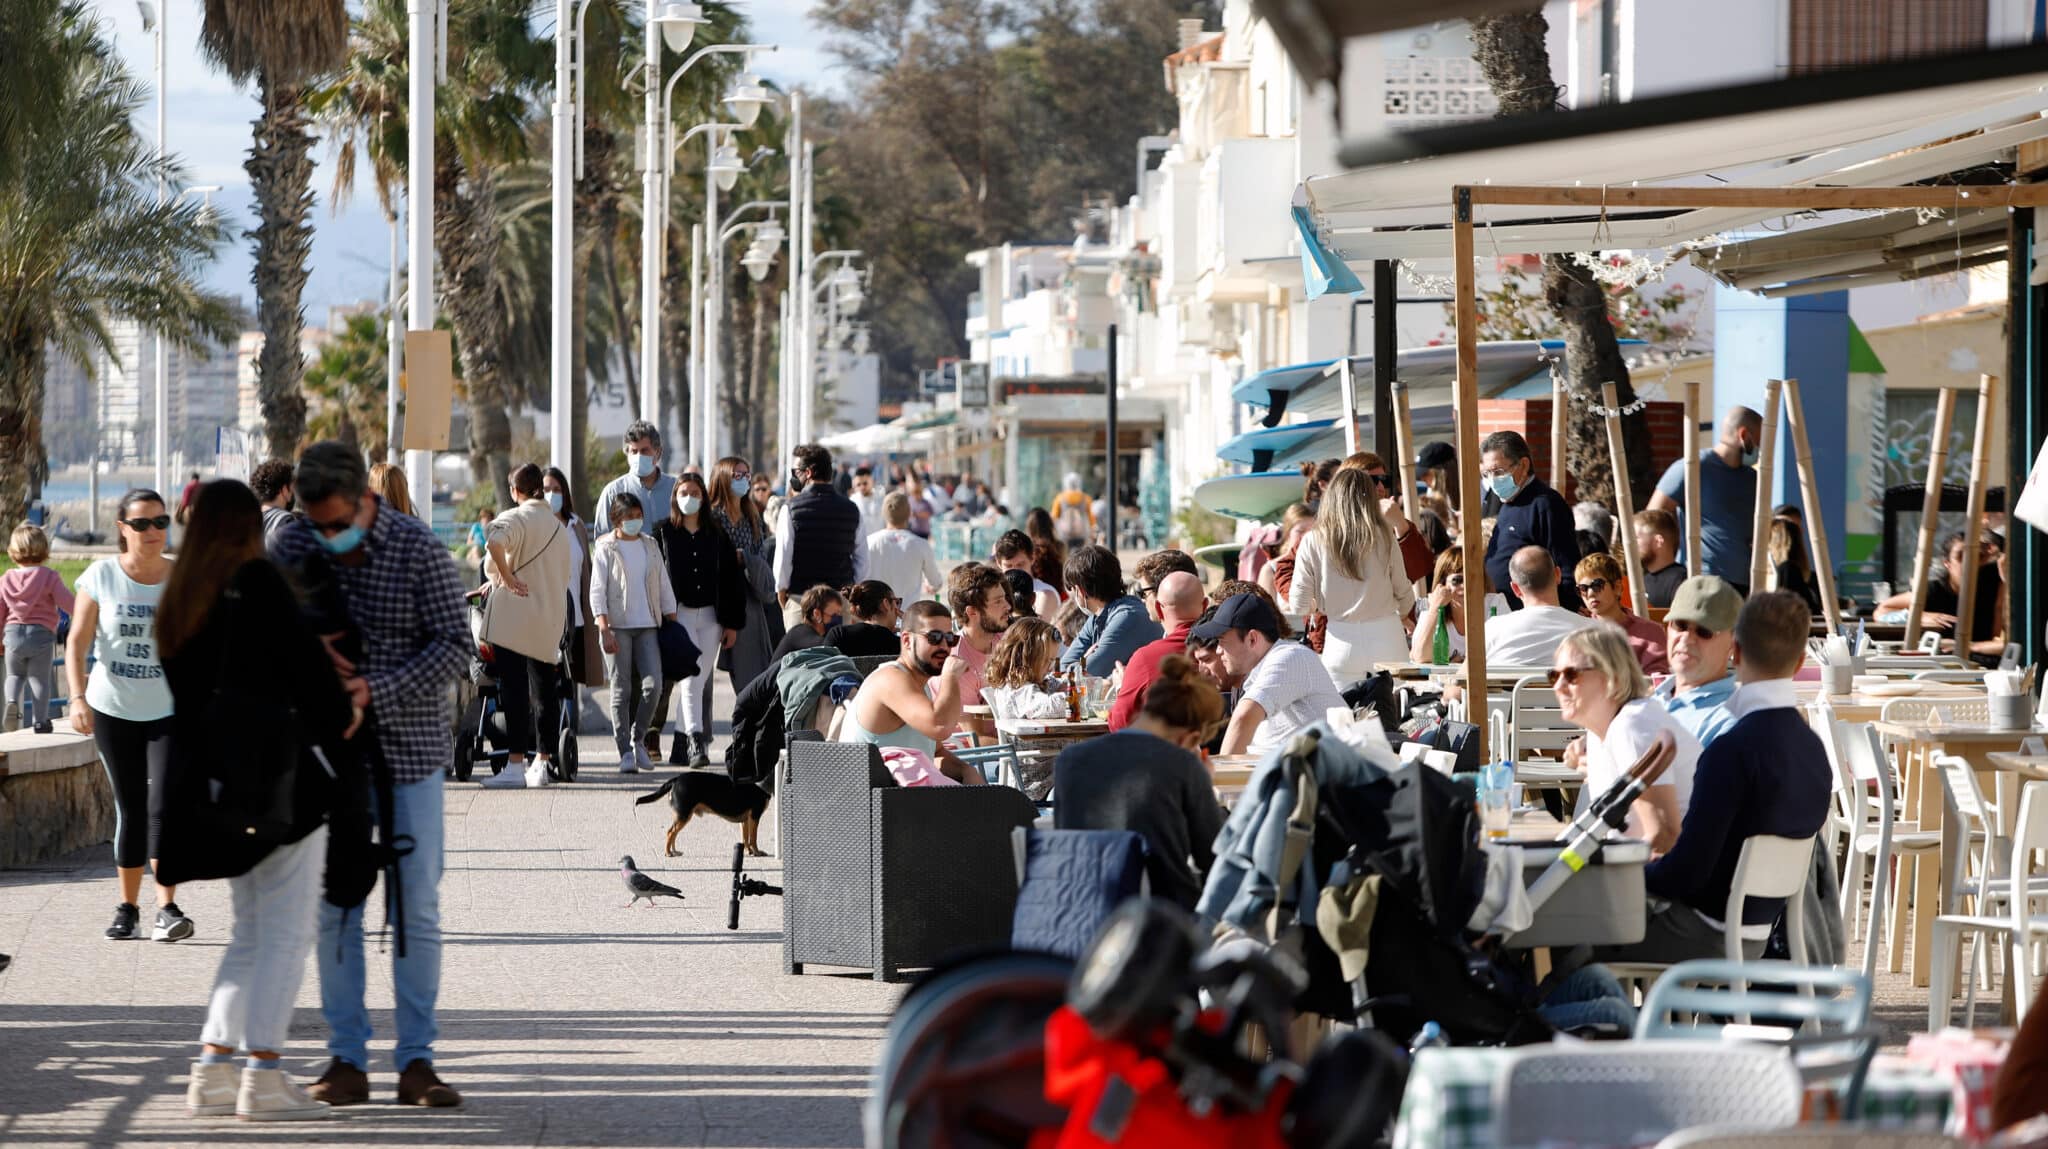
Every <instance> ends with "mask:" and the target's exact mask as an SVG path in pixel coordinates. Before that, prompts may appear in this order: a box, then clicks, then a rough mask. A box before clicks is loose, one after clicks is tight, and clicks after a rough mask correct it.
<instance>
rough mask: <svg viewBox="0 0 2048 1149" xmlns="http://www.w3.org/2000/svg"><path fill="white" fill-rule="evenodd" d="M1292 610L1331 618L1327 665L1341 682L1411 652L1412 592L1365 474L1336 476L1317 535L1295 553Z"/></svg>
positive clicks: (1290, 596) (1290, 595) (1348, 471)
mask: <svg viewBox="0 0 2048 1149" xmlns="http://www.w3.org/2000/svg"><path fill="white" fill-rule="evenodd" d="M1287 610H1288V612H1289V613H1291V614H1297V615H1306V614H1324V615H1328V616H1329V620H1330V621H1329V627H1328V630H1327V631H1326V633H1325V635H1324V638H1323V666H1324V667H1326V668H1327V669H1328V670H1329V672H1330V677H1331V678H1333V679H1335V680H1336V681H1338V682H1340V683H1341V682H1354V681H1356V680H1358V679H1361V678H1364V677H1365V676H1366V675H1368V674H1371V673H1373V670H1374V664H1375V663H1380V662H1399V661H1401V660H1402V659H1403V658H1404V657H1405V656H1406V655H1407V653H1408V632H1407V630H1406V629H1404V624H1405V623H1406V622H1407V621H1408V618H1409V616H1410V615H1412V614H1413V613H1414V612H1415V587H1414V584H1413V583H1411V582H1409V580H1408V576H1407V575H1406V573H1404V572H1403V570H1402V566H1401V551H1400V548H1399V547H1398V546H1397V545H1396V544H1395V541H1394V531H1393V528H1392V527H1390V526H1389V525H1388V524H1387V520H1386V517H1385V516H1384V515H1383V514H1382V513H1381V511H1380V499H1379V491H1378V490H1377V488H1376V487H1375V486H1374V483H1373V480H1372V476H1370V475H1368V474H1366V473H1365V472H1364V471H1360V470H1355V469H1348V468H1347V469H1345V470H1340V471H1338V472H1337V473H1336V474H1335V475H1333V476H1331V478H1330V485H1329V487H1328V488H1326V489H1325V491H1324V492H1323V502H1322V506H1321V507H1320V508H1319V509H1318V510H1317V512H1316V526H1315V530H1313V531H1311V532H1309V534H1308V535H1307V537H1305V538H1303V539H1302V541H1301V545H1300V546H1299V547H1298V548H1296V550H1295V553H1294V582H1293V584H1292V586H1290V587H1289V589H1288V593H1287Z"/></svg>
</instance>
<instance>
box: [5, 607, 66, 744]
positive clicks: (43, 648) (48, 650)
mask: <svg viewBox="0 0 2048 1149" xmlns="http://www.w3.org/2000/svg"><path fill="white" fill-rule="evenodd" d="M6 640H7V705H9V706H19V707H20V708H21V710H20V711H19V713H20V715H21V724H22V725H23V726H33V725H35V724H36V723H38V722H46V721H51V720H52V715H51V714H50V664H51V658H52V656H53V654H54V652H55V651H56V648H57V635H56V634H55V632H53V631H51V630H50V628H49V627H47V626H43V625H41V624H39V623H25V622H10V623H8V624H7V630H6Z"/></svg>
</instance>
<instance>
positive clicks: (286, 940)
mask: <svg viewBox="0 0 2048 1149" xmlns="http://www.w3.org/2000/svg"><path fill="white" fill-rule="evenodd" d="M326 871H327V827H325V826H322V827H320V828H319V829H317V830H315V831H313V832H312V833H310V834H308V835H306V836H305V837H303V838H301V839H299V840H298V841H296V842H293V843H291V844H289V845H285V846H279V847H278V848H277V849H275V850H272V851H271V852H270V853H269V855H267V856H266V857H265V858H264V859H263V860H262V861H260V862H258V863H256V868H255V869H253V870H250V871H249V872H248V873H246V874H243V875H242V876H241V877H238V878H229V879H228V893H229V895H230V898H231V902H232V905H233V906H234V913H235V921H234V927H233V928H234V933H233V936H231V937H230V938H229V939H228V948H227V952H226V953H224V954H222V955H221V959H220V972H219V973H217V974H215V975H214V979H213V999H212V1001H211V1002H209V1003H208V1004H207V1007H206V1028H205V1029H203V1030H201V1031H200V1034H199V1040H201V1041H203V1042H205V1043H207V1044H208V1045H219V1046H225V1047H227V1048H229V1049H238V1050H242V1051H244V1052H254V1051H256V1050H263V1051H265V1052H278V1051H281V1050H283V1049H284V1046H285V1041H286V1040H287V1034H288V1032H289V1030H290V1029H291V1024H292V1003H293V1002H294V1001H296V1000H298V996H299V983H300V982H302V981H304V980H305V977H306V957H307V955H309V954H311V953H312V952H313V942H314V939H316V938H317V937H319V934H320V878H321V875H322V874H324V873H326Z"/></svg>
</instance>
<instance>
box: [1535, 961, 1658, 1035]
mask: <svg viewBox="0 0 2048 1149" xmlns="http://www.w3.org/2000/svg"><path fill="white" fill-rule="evenodd" d="M1536 1012H1538V1013H1540V1014H1542V1015H1543V1020H1545V1021H1547V1022H1549V1023H1550V1024H1552V1025H1554V1026H1556V1027H1557V1028H1559V1029H1574V1028H1577V1027H1578V1026H1581V1025H1601V1024H1606V1025H1615V1026H1620V1027H1621V1030H1622V1032H1623V1033H1633V1032H1635V1028H1636V1007H1635V1006H1633V1005H1630V1004H1629V1000H1628V993H1627V991H1625V990H1623V989H1622V988H1621V983H1620V982H1618V981H1616V980H1614V975H1613V974H1611V973H1609V972H1607V967H1606V966H1604V965H1599V964H1591V965H1582V966H1580V967H1579V968H1578V969H1575V970H1573V971H1572V972H1571V973H1570V974H1569V975H1567V976H1566V977H1565V978H1564V980H1562V981H1560V982H1558V983H1557V985H1556V986H1555V987H1553V988H1552V989H1551V991H1550V996H1549V997H1546V998H1544V999H1543V1004H1542V1005H1541V1006H1538V1007H1537V1010H1536Z"/></svg>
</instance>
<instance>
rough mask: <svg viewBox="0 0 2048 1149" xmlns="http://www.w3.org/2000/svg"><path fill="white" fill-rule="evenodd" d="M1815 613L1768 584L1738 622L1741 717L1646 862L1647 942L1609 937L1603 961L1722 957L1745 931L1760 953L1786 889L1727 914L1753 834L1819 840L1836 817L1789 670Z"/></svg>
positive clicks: (1704, 756) (1815, 740)
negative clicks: (1729, 937) (1664, 848)
mask: <svg viewBox="0 0 2048 1149" xmlns="http://www.w3.org/2000/svg"><path fill="white" fill-rule="evenodd" d="M1812 619H1813V616H1812V614H1811V613H1810V612H1809V610H1808V608H1807V605H1806V600H1805V599H1802V598H1800V597H1799V596H1798V595H1794V594H1785V593H1782V592H1778V591H1768V592H1765V593H1763V594H1759V595H1756V596H1754V597H1752V598H1751V599H1750V600H1749V601H1748V602H1747V603H1744V604H1743V607H1742V613H1741V614H1740V615H1739V616H1737V618H1736V620H1735V677H1736V679H1737V681H1738V682H1740V683H1741V689H1739V690H1737V691H1736V693H1735V698H1734V701H1733V703H1732V705H1731V709H1732V710H1733V712H1734V714H1735V723H1734V725H1732V726H1730V727H1729V728H1728V730H1727V731H1726V732H1724V733H1723V734H1722V735H1721V736H1720V737H1719V738H1717V739H1715V741H1714V744H1713V745H1711V746H1709V747H1707V748H1706V750H1705V751H1703V752H1702V753H1701V754H1700V759H1699V765H1698V767H1697V768H1696V769H1695V770H1694V772H1693V782H1692V803H1691V805H1690V806H1688V807H1687V808H1686V812H1685V821H1684V822H1683V823H1682V824H1681V825H1680V827H1679V831H1678V841H1677V843H1676V844H1674V845H1673V846H1672V847H1671V851H1670V852H1669V853H1667V854H1665V855H1664V856H1663V857H1661V858H1656V859H1653V860H1652V861H1651V862H1650V864H1649V865H1648V866H1646V867H1645V868H1644V870H1643V886H1644V888H1645V889H1646V890H1647V891H1648V892H1649V893H1650V895H1651V901H1650V914H1649V920H1648V923H1647V929H1646V930H1645V932H1644V935H1643V940H1642V941H1640V942H1637V943H1636V944H1634V945H1627V946H1612V947H1603V948H1601V949H1599V950H1597V951H1595V952H1596V959H1597V960H1599V961H1607V962H1613V961H1623V962H1680V961H1686V960H1689V959H1692V958H1719V957H1722V956H1723V955H1724V947H1725V941H1724V939H1725V937H1726V934H1727V931H1728V930H1730V929H1739V930H1740V931H1741V937H1742V953H1743V956H1744V957H1745V958H1746V959H1748V960H1750V961H1755V960H1756V959H1757V958H1758V957H1761V956H1762V955H1763V950H1764V940H1765V938H1767V937H1768V936H1769V934H1770V932H1771V923H1772V922H1774V921H1776V920H1777V918H1778V914H1779V912H1780V911H1781V910H1782V909H1783V905H1784V899H1782V898H1752V899H1750V900H1749V902H1748V904H1747V905H1746V906H1744V907H1743V912H1742V920H1741V921H1740V922H1727V923H1723V922H1722V921H1721V915H1722V914H1723V913H1725V912H1726V907H1727V904H1728V889H1729V886H1730V884H1731V883H1732V882H1733V881H1734V877H1735V863H1736V861H1737V860H1738V859H1739V858H1740V857H1741V856H1742V844H1743V842H1744V841H1746V840H1748V839H1750V838H1753V837H1757V836H1759V835H1770V836H1773V837H1780V838H1811V837H1813V836H1814V835H1815V834H1818V833H1819V832H1820V829H1821V827H1822V826H1823V825H1825V824H1826V822H1827V817H1828V803H1829V800H1830V797H1831V792H1832V790H1833V786H1834V783H1833V779H1832V777H1831V776H1830V772H1829V768H1828V758H1827V750H1826V748H1825V747H1823V746H1822V745H1821V741H1820V738H1819V737H1818V736H1816V735H1815V734H1814V732H1813V730H1812V729H1811V728H1810V727H1809V726H1807V724H1806V716H1805V715H1804V714H1803V713H1802V712H1801V711H1800V709H1799V699H1798V696H1797V694H1796V692H1795V691H1794V689H1793V686H1792V675H1793V674H1794V673H1796V672H1797V671H1798V670H1799V664H1800V663H1801V662H1803V661H1804V660H1805V658H1806V633H1807V626H1808V624H1809V623H1810V622H1811V621H1812Z"/></svg>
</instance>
